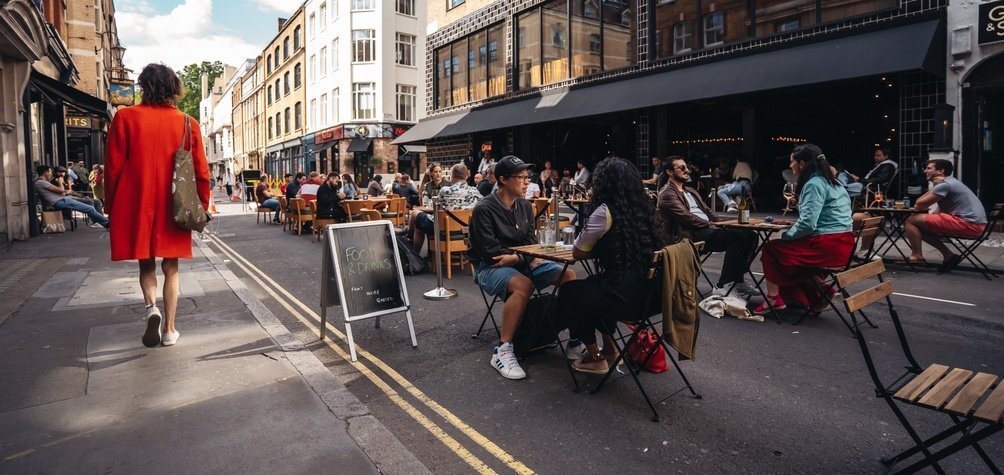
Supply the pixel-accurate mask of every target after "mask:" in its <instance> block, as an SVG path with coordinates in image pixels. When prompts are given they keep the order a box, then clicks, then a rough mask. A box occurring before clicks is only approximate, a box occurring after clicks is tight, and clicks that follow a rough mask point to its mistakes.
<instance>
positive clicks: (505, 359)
mask: <svg viewBox="0 0 1004 475" xmlns="http://www.w3.org/2000/svg"><path fill="white" fill-rule="evenodd" d="M582 346H583V347H584V346H585V345H582ZM491 363H492V367H493V368H495V370H496V371H498V372H499V374H501V375H502V377H503V378H506V379H523V378H526V371H523V368H521V367H520V366H519V362H518V361H516V353H514V352H513V348H512V343H511V342H510V343H503V344H501V345H499V346H496V347H495V349H494V350H492V360H491Z"/></svg>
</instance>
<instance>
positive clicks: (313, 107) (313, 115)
mask: <svg viewBox="0 0 1004 475" xmlns="http://www.w3.org/2000/svg"><path fill="white" fill-rule="evenodd" d="M309 117H310V119H309V120H310V123H311V124H312V125H313V126H314V128H317V126H318V125H320V124H318V122H317V99H311V100H310V116H309Z"/></svg>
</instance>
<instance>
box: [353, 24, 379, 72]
mask: <svg viewBox="0 0 1004 475" xmlns="http://www.w3.org/2000/svg"><path fill="white" fill-rule="evenodd" d="M357 32H359V33H363V32H368V33H369V37H368V38H356V33H357ZM376 41H377V40H376V30H374V29H370V28H367V29H361V30H352V63H353V64H361V63H374V62H376V53H377V45H376ZM361 43H366V44H365V45H362V46H363V47H364V48H365V52H366V53H367V56H369V58H368V59H363V60H360V59H359V58H358V57H357V54H358V53H359V52H360V49H359V47H360V44H361Z"/></svg>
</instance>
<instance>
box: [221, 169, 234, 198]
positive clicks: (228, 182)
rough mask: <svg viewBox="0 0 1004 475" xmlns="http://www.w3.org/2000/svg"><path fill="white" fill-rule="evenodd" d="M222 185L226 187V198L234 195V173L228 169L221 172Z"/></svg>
mask: <svg viewBox="0 0 1004 475" xmlns="http://www.w3.org/2000/svg"><path fill="white" fill-rule="evenodd" d="M223 186H224V187H225V188H226V189H227V198H230V197H232V196H234V174H233V173H230V170H227V171H226V172H224V173H223Z"/></svg>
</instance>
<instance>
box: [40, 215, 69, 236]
mask: <svg viewBox="0 0 1004 475" xmlns="http://www.w3.org/2000/svg"><path fill="white" fill-rule="evenodd" d="M63 232H66V225H65V224H63V212H62V211H42V234H49V233H63Z"/></svg>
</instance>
